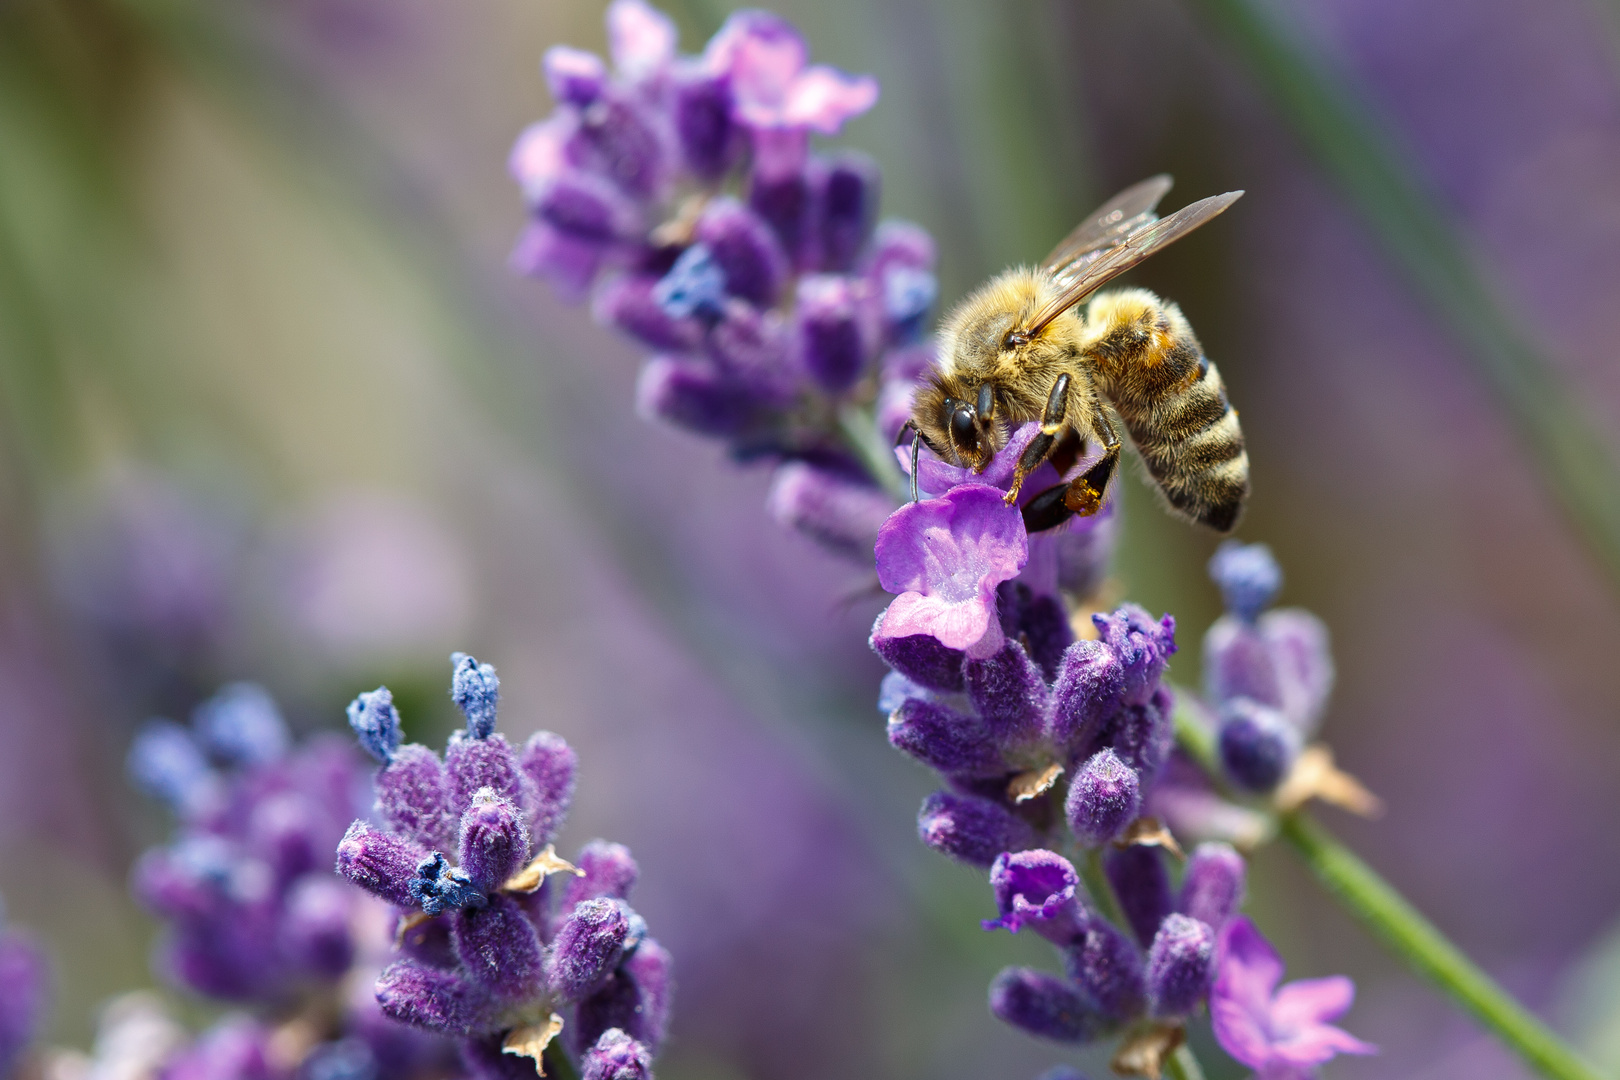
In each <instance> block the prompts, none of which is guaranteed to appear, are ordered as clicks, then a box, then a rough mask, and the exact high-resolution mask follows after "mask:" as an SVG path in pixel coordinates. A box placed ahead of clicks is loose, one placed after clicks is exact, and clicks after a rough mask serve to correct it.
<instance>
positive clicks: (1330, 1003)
mask: <svg viewBox="0 0 1620 1080" xmlns="http://www.w3.org/2000/svg"><path fill="white" fill-rule="evenodd" d="M1217 966H1218V969H1219V975H1218V976H1217V978H1216V980H1215V988H1214V990H1213V991H1212V992H1211V993H1210V998H1209V1012H1210V1018H1211V1020H1212V1021H1213V1023H1214V1028H1215V1038H1216V1041H1218V1042H1219V1043H1220V1044H1221V1048H1222V1049H1223V1050H1225V1051H1226V1052H1227V1053H1228V1054H1231V1055H1232V1056H1233V1057H1234V1058H1236V1059H1237V1060H1238V1061H1241V1062H1242V1063H1243V1064H1245V1065H1247V1066H1249V1067H1250V1068H1252V1069H1254V1070H1255V1071H1256V1072H1258V1073H1259V1074H1260V1075H1261V1076H1263V1077H1266V1078H1267V1080H1271V1078H1273V1077H1275V1078H1277V1080H1306V1078H1308V1077H1311V1076H1313V1075H1315V1070H1316V1067H1317V1066H1318V1065H1321V1064H1323V1063H1324V1062H1326V1061H1328V1060H1330V1059H1331V1058H1333V1057H1335V1056H1336V1055H1338V1054H1372V1053H1376V1052H1377V1047H1374V1046H1372V1045H1370V1044H1368V1043H1364V1042H1362V1041H1361V1040H1360V1039H1357V1038H1355V1037H1354V1036H1352V1035H1350V1034H1348V1033H1347V1032H1345V1031H1343V1030H1341V1029H1339V1028H1336V1027H1333V1026H1332V1025H1331V1024H1329V1023H1328V1021H1330V1020H1335V1019H1337V1018H1338V1017H1340V1016H1342V1015H1344V1013H1345V1012H1346V1011H1348V1010H1349V1008H1350V1004H1351V1002H1352V1001H1353V1000H1354V998H1355V986H1354V984H1352V983H1351V982H1350V980H1349V979H1347V978H1345V977H1344V976H1342V975H1335V976H1332V977H1330V978H1326V979H1303V980H1300V981H1298V982H1292V983H1289V984H1288V985H1287V986H1284V987H1281V988H1279V987H1278V986H1277V983H1278V982H1279V981H1280V980H1281V979H1282V973H1283V963H1282V958H1281V957H1279V956H1278V955H1277V953H1276V950H1274V949H1273V948H1272V947H1271V944H1270V943H1269V942H1268V941H1266V939H1265V938H1263V937H1261V936H1260V932H1259V931H1258V930H1256V929H1255V928H1254V924H1253V923H1251V922H1249V920H1248V919H1245V918H1242V917H1241V916H1240V917H1238V918H1235V919H1233V920H1232V921H1231V922H1229V923H1227V925H1226V928H1225V929H1224V930H1222V931H1221V936H1220V943H1219V947H1218V960H1217Z"/></svg>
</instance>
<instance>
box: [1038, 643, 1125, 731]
mask: <svg viewBox="0 0 1620 1080" xmlns="http://www.w3.org/2000/svg"><path fill="white" fill-rule="evenodd" d="M1124 687H1125V671H1124V668H1123V666H1122V665H1121V664H1120V662H1119V658H1118V657H1117V656H1115V655H1114V653H1113V650H1111V649H1109V648H1108V646H1106V645H1104V644H1103V643H1102V642H1100V641H1076V642H1075V643H1074V644H1073V645H1070V646H1069V647H1068V649H1066V650H1065V651H1064V653H1063V663H1062V665H1061V666H1060V667H1059V669H1058V677H1057V681H1056V682H1055V683H1054V684H1053V686H1052V710H1051V719H1050V721H1049V728H1048V737H1049V738H1051V739H1052V741H1053V742H1055V743H1057V744H1058V745H1059V746H1065V747H1068V748H1070V749H1072V750H1079V749H1080V748H1082V747H1087V746H1090V745H1091V744H1092V743H1093V742H1094V741H1095V739H1096V737H1097V734H1098V732H1099V730H1100V729H1101V727H1102V725H1103V722H1104V720H1105V719H1106V718H1107V716H1108V715H1109V713H1110V712H1111V711H1112V710H1113V709H1115V708H1117V702H1118V700H1119V697H1120V695H1121V694H1122V693H1123V692H1124Z"/></svg>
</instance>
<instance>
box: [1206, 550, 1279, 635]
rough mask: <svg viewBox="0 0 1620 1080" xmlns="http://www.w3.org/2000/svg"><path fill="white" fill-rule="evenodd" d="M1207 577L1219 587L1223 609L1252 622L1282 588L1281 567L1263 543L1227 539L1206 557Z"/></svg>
mask: <svg viewBox="0 0 1620 1080" xmlns="http://www.w3.org/2000/svg"><path fill="white" fill-rule="evenodd" d="M1209 576H1210V577H1211V578H1213V579H1214V581H1215V584H1216V585H1218V586H1220V590H1221V597H1222V599H1223V600H1225V601H1226V610H1227V611H1230V612H1231V613H1232V614H1233V615H1236V616H1237V617H1238V618H1240V619H1242V620H1243V621H1244V622H1251V623H1252V622H1254V620H1255V619H1256V618H1257V617H1258V616H1259V614H1260V612H1262V611H1264V610H1265V609H1266V608H1267V607H1269V606H1270V605H1271V601H1272V600H1273V599H1275V597H1276V595H1277V592H1278V590H1280V589H1281V588H1282V581H1283V578H1282V567H1280V566H1278V565H1277V560H1276V559H1275V558H1273V557H1272V554H1271V549H1270V548H1269V547H1267V546H1266V545H1264V544H1244V543H1240V542H1239V541H1237V540H1227V541H1225V542H1223V543H1222V544H1221V546H1220V547H1218V548H1216V549H1215V554H1214V555H1213V556H1211V557H1210V560H1209Z"/></svg>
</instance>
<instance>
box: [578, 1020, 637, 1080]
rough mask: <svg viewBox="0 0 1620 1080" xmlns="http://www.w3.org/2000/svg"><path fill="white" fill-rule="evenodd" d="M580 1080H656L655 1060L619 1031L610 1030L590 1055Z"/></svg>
mask: <svg viewBox="0 0 1620 1080" xmlns="http://www.w3.org/2000/svg"><path fill="white" fill-rule="evenodd" d="M580 1080H652V1056H651V1055H650V1054H648V1053H647V1050H646V1048H645V1047H643V1046H642V1045H641V1044H640V1043H638V1042H636V1040H634V1039H632V1038H631V1037H630V1036H628V1035H626V1034H625V1033H624V1032H622V1031H620V1030H619V1029H618V1028H609V1029H608V1030H607V1031H604V1032H603V1033H602V1037H601V1038H600V1039H598V1040H596V1045H595V1046H593V1047H591V1048H590V1050H589V1051H587V1052H586V1054H585V1059H584V1061H583V1062H581V1064H580Z"/></svg>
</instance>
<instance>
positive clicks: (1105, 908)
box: [1073, 849, 1129, 926]
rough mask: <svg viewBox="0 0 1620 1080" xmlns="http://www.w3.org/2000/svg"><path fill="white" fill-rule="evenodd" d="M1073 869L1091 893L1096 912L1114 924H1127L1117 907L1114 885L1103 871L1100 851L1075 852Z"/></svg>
mask: <svg viewBox="0 0 1620 1080" xmlns="http://www.w3.org/2000/svg"><path fill="white" fill-rule="evenodd" d="M1073 862H1074V866H1075V869H1076V870H1078V871H1079V873H1080V880H1081V882H1082V883H1084V884H1085V887H1086V892H1088V893H1090V894H1091V902H1092V903H1093V904H1096V905H1097V910H1098V912H1099V913H1100V914H1101V915H1102V917H1103V918H1105V919H1107V920H1108V921H1109V922H1111V923H1113V924H1114V925H1115V926H1127V925H1129V924H1127V923H1126V922H1125V915H1124V913H1123V912H1121V911H1120V909H1119V901H1118V899H1116V898H1115V896H1114V886H1113V885H1112V884H1110V883H1109V881H1108V875H1107V874H1105V873H1103V865H1102V852H1101V851H1099V850H1096V849H1092V850H1091V851H1084V852H1079V853H1077V856H1076V858H1075V859H1074V860H1073Z"/></svg>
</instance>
